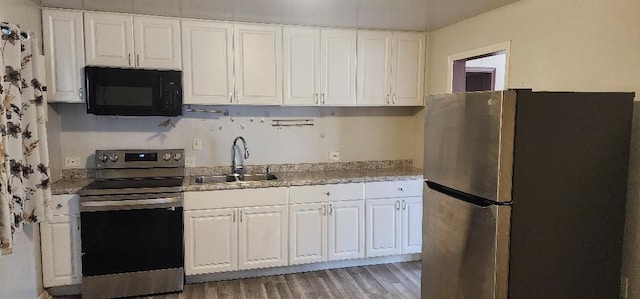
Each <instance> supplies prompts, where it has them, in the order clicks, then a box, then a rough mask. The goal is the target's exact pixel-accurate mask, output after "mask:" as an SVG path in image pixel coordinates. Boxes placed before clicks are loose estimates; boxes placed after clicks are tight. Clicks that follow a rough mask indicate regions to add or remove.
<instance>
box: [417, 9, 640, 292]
mask: <svg viewBox="0 0 640 299" xmlns="http://www.w3.org/2000/svg"><path fill="white" fill-rule="evenodd" d="M639 37H640V1H637V0H616V1H607V0H591V1H584V0H564V1H557V0H522V1H519V2H516V3H514V4H511V5H509V6H505V7H502V8H499V9H497V10H494V11H491V12H488V13H485V14H483V15H480V16H477V17H474V18H472V19H468V20H466V21H463V22H460V23H458V24H454V25H451V26H448V27H445V28H442V29H440V30H436V31H434V32H431V34H430V47H429V63H430V68H429V82H428V93H429V94H438V93H444V92H446V88H447V82H446V80H447V79H446V77H447V63H448V56H450V55H454V54H457V53H461V52H465V51H468V50H473V49H477V48H482V47H485V46H489V45H493V44H498V43H501V42H504V41H509V40H510V41H511V59H510V78H509V82H508V87H510V88H533V89H534V90H554V91H556V90H569V91H571V90H575V91H635V92H638V93H640V73H639V72H638V71H639V70H640V55H639V53H640V38H639ZM637 98H640V97H637ZM638 107H639V106H638V105H636V108H638ZM427 109H428V107H427ZM639 123H640V113H638V112H637V109H636V113H634V129H633V141H632V154H631V166H630V178H631V179H630V180H629V182H630V184H629V198H628V206H627V231H626V234H625V252H624V253H625V255H624V258H623V265H624V269H623V276H628V277H629V284H630V289H629V292H630V297H629V298H640V229H639V228H638V227H639V226H640V185H639V184H638V183H636V182H637V181H639V180H640V153H639V147H640V130H639V129H640V124H639ZM585 133H588V132H585ZM421 135H422V132H420V133H418V134H417V137H416V138H419V137H420V136H421ZM418 142H419V141H418ZM427 142H428V141H427ZM419 160H420V161H421V160H422V159H421V158H419Z"/></svg>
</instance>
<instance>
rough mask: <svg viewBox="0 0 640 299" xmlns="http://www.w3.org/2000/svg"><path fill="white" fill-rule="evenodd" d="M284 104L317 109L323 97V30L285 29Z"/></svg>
mask: <svg viewBox="0 0 640 299" xmlns="http://www.w3.org/2000/svg"><path fill="white" fill-rule="evenodd" d="M283 38H284V104H285V105H303V106H314V105H318V104H319V96H320V29H317V28H307V27H285V28H284V29H283Z"/></svg>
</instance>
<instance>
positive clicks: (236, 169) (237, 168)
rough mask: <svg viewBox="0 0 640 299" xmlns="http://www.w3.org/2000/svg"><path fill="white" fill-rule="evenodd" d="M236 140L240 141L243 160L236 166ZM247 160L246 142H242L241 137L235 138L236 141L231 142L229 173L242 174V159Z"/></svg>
mask: <svg viewBox="0 0 640 299" xmlns="http://www.w3.org/2000/svg"><path fill="white" fill-rule="evenodd" d="M238 140H240V141H242V149H243V160H242V162H241V163H240V165H238V161H237V159H236V146H237V143H238ZM248 158H249V149H248V148H247V141H246V140H244V138H243V137H242V136H238V137H236V139H234V140H233V145H232V146H231V173H233V174H243V172H244V165H243V163H244V159H248Z"/></svg>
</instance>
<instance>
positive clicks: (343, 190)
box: [289, 183, 364, 204]
mask: <svg viewBox="0 0 640 299" xmlns="http://www.w3.org/2000/svg"><path fill="white" fill-rule="evenodd" d="M363 198H364V184H363V183H355V184H332V185H314V186H293V187H290V188H289V202H290V203H291V204H296V203H311V202H327V201H341V200H354V199H363Z"/></svg>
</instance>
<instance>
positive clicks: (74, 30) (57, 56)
mask: <svg viewBox="0 0 640 299" xmlns="http://www.w3.org/2000/svg"><path fill="white" fill-rule="evenodd" d="M42 29H43V35H44V52H45V59H46V65H47V67H46V68H47V84H46V85H47V88H48V95H47V99H48V101H49V102H50V103H54V102H68V103H82V102H84V90H83V84H84V71H83V69H82V68H83V67H84V33H83V32H84V30H83V22H82V12H80V11H69V10H51V9H43V10H42Z"/></svg>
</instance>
